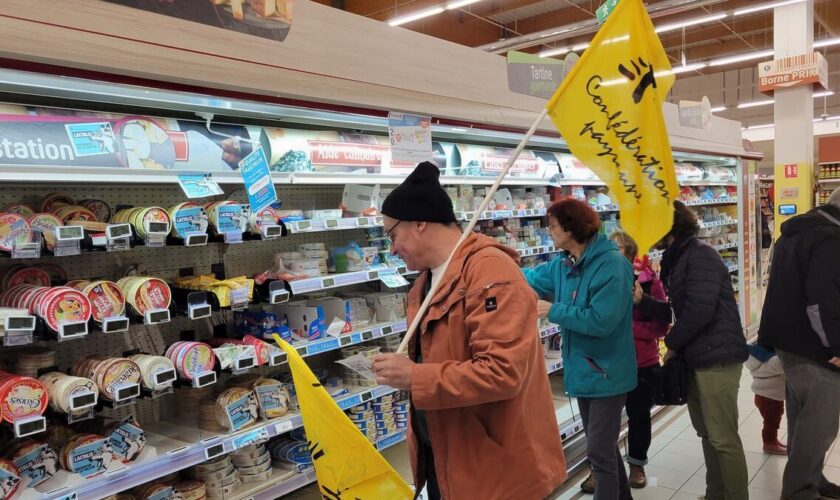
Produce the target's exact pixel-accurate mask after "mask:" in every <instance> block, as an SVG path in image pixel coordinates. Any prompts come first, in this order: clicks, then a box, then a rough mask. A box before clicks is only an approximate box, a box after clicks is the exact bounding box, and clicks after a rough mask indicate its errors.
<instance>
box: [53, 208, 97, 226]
mask: <svg viewBox="0 0 840 500" xmlns="http://www.w3.org/2000/svg"><path fill="white" fill-rule="evenodd" d="M52 213H54V214H55V216H56V217H58V218H59V219H61V222H63V223H64V224H65V225H67V224H70V223H72V222H96V214H94V213H93V212H91V211H90V210H88V209H87V208H85V207H80V206H78V205H68V206H63V207H61V208H58V209H56V210H55V211H54V212H52Z"/></svg>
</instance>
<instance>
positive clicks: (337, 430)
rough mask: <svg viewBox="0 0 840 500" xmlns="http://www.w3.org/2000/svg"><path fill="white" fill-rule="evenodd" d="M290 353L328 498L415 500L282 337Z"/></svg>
mask: <svg viewBox="0 0 840 500" xmlns="http://www.w3.org/2000/svg"><path fill="white" fill-rule="evenodd" d="M274 340H275V342H277V345H278V346H280V348H281V349H283V351H284V352H285V353H286V356H287V358H288V360H289V369H290V370H291V372H292V378H293V380H294V385H295V392H296V393H297V398H298V403H299V405H300V413H301V417H302V419H303V428H304V431H305V432H306V439H307V440H308V441H309V450H310V452H311V453H312V462H313V464H314V466H315V475H316V476H317V478H318V489H319V491H320V493H321V496H322V497H323V498H325V499H327V500H345V499H346V500H376V499H381V498H388V499H394V500H401V499H406V500H409V499H412V498H413V497H414V491H413V490H412V489H411V487H410V486H409V485H408V484H407V483H406V482H405V481H404V480H403V478H402V477H401V476H400V475H399V474H398V473H397V472H396V471H395V470H394V469H393V468H392V467H391V465H390V464H389V463H388V462H387V461H386V460H385V458H383V457H382V455H380V454H379V452H378V451H377V450H376V448H374V446H373V445H372V444H371V443H370V441H368V440H367V438H366V437H365V436H364V435H363V434H362V433H361V431H359V429H357V428H356V426H355V425H353V422H351V421H350V419H349V418H348V417H347V415H346V414H345V413H344V412H343V411H342V410H341V408H339V406H338V404H337V403H336V402H335V401H334V400H333V399H332V397H330V395H329V394H328V393H327V391H326V389H324V388H323V387H322V386H321V384H320V382H318V378H317V377H315V374H314V373H312V370H311V369H309V366H308V365H307V364H306V362H305V361H304V360H303V358H301V356H300V354H298V352H297V350H295V349H294V348H293V347H292V346H290V345H289V344H288V343H286V342H284V341H283V340H282V339H281V338H280V336H279V335H276V334H275V335H274Z"/></svg>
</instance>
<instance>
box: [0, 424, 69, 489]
mask: <svg viewBox="0 0 840 500" xmlns="http://www.w3.org/2000/svg"><path fill="white" fill-rule="evenodd" d="M7 458H8V459H9V460H11V461H12V462H14V464H15V466H16V467H18V469H19V470H20V474H21V476H28V477H29V479H30V480H31V482H30V483H29V485H28V486H37V485H39V484H41V483H43V482H44V481H47V480H49V479H50V478H52V477H53V476H54V475H55V473H56V472H57V471H58V455H57V454H56V452H55V450H53V449H52V447H50V445H49V444H47V443H45V442H40V441H35V440H32V439H21V440H18V441H15V442H13V444H12V445H11V448H10V450H9V452H8V455H7ZM4 498H8V497H4Z"/></svg>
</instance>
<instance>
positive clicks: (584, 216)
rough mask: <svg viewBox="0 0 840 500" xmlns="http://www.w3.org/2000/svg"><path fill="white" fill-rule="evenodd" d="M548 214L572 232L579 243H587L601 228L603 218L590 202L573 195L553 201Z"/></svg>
mask: <svg viewBox="0 0 840 500" xmlns="http://www.w3.org/2000/svg"><path fill="white" fill-rule="evenodd" d="M548 215H549V216H550V217H553V218H554V219H555V220H556V221H557V222H558V223H559V224H560V226H562V228H563V229H564V230H565V231H568V232H569V233H571V235H572V238H574V239H575V241H577V242H578V243H586V242H587V241H589V239H590V238H592V236H594V235H595V234H596V233H597V232H598V230H599V229H601V219H600V218H599V217H598V213H597V212H595V210H593V209H592V207H590V206H589V203H586V202H585V201H580V200H576V199H574V198H571V197H567V198H563V199H561V200H560V201H556V202H554V203H552V204H551V206H550V207H548Z"/></svg>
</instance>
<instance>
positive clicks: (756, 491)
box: [555, 369, 840, 500]
mask: <svg viewBox="0 0 840 500" xmlns="http://www.w3.org/2000/svg"><path fill="white" fill-rule="evenodd" d="M750 383H751V378H750V374H749V371H747V370H746V369H745V370H744V373H743V376H742V378H741V391H740V394H739V398H738V407H739V412H740V421H741V426H740V434H741V440H742V442H743V444H744V451H745V453H746V458H747V469H748V471H749V474H750V499H751V500H778V499H779V496H780V492H781V488H782V472H783V471H784V467H785V462H786V460H787V459H786V457H780V456H771V455H765V454H764V453H762V451H761V450H762V442H761V415H759V413H758V410H756V408H755V405H754V404H753V393H752V391H750ZM786 426H787V422H786V421H785V420H783V421H782V429H781V433H780V440H781V441H783V442H784V441H785V440H786V437H787V432H786V429H787V427H786ZM654 434H655V437H654V439H653V444H652V447H651V453H650V456H651V457H652V458H651V459H650V464H649V465H648V466H647V467H646V468H645V470H646V471H647V473H648V487H647V488H644V489H639V490H633V498H636V499H640V500H654V499H655V500H660V499H675V500H697V498H698V497H699V496H702V495H703V494H704V493H705V487H706V481H705V476H706V466H705V465H704V462H703V451H702V448H701V445H700V438H698V437H697V435H696V433H695V432H694V429H693V428H692V427H691V421H690V420H689V416H688V409H687V408H686V407H680V408H673V409H671V410H669V412H668V413H667V414H665V416H664V417H661V418H660V419H659V420H658V421H657V422H656V423H655V424H654ZM825 475H826V477H827V478H828V479H829V480H831V481H833V482H835V483H836V482H840V446H838V441H835V442H834V445H833V447H832V450H831V452H830V454H829V457H828V460H827V462H826V467H825ZM585 478H586V473H585V472H584V473H579V474H577V475H576V476H574V477H573V478H571V479H570V480H569V481H568V482H567V486H566V489H565V490H564V491H563V492H561V493H560V495H558V496H557V497H555V500H569V499H578V498H580V499H586V498H591V496H590V495H586V494H584V493H582V492H581V491H580V489H579V488H578V485H579V484H580V483H581V482H582V481H583V480H584V479H585Z"/></svg>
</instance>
